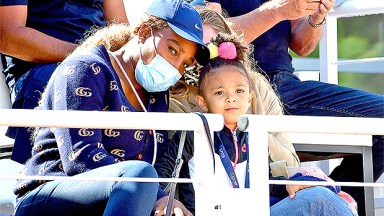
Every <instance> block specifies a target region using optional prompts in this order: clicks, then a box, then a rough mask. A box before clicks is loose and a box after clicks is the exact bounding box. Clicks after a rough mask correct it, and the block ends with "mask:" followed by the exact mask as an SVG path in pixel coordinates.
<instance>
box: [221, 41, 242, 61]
mask: <svg viewBox="0 0 384 216" xmlns="http://www.w3.org/2000/svg"><path fill="white" fill-rule="evenodd" d="M218 51H219V56H220V58H223V59H235V58H236V56H237V53H236V46H235V44H233V43H232V42H224V43H221V44H220V45H219V50H218Z"/></svg>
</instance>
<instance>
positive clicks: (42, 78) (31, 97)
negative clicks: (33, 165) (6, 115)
mask: <svg viewBox="0 0 384 216" xmlns="http://www.w3.org/2000/svg"><path fill="white" fill-rule="evenodd" d="M56 67H57V63H52V64H41V65H38V66H36V67H34V68H33V69H31V70H29V71H28V72H27V73H25V74H24V75H23V76H21V77H20V78H19V79H18V81H17V82H16V83H15V86H14V90H13V91H12V96H11V99H12V103H13V104H12V109H34V108H35V107H37V105H38V102H39V100H40V98H41V94H42V93H43V91H44V89H45V86H46V85H47V83H48V80H49V78H50V77H51V75H52V73H53V71H54V70H55V69H56ZM6 135H7V136H8V137H10V138H13V139H15V144H14V147H13V151H12V157H11V159H12V160H14V161H17V162H19V163H25V162H26V161H27V160H28V159H29V158H30V157H31V152H32V142H31V139H30V138H31V135H32V129H30V128H27V127H9V128H8V131H7V134H6Z"/></svg>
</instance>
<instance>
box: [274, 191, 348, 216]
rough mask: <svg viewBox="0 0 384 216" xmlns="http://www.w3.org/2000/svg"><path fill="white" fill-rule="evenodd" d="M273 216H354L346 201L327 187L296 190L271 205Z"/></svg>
mask: <svg viewBox="0 0 384 216" xmlns="http://www.w3.org/2000/svg"><path fill="white" fill-rule="evenodd" d="M270 211H271V216H283V215H289V216H320V215H321V216H353V213H352V211H351V209H350V208H349V207H348V204H347V202H346V201H344V200H343V199H342V198H341V197H339V196H338V195H337V194H335V193H334V192H332V191H330V190H329V189H327V188H325V187H311V188H307V189H304V190H300V191H298V192H296V195H295V198H293V199H291V198H289V197H287V198H285V199H283V200H281V201H280V202H278V203H276V204H275V205H273V206H272V207H271V210H270Z"/></svg>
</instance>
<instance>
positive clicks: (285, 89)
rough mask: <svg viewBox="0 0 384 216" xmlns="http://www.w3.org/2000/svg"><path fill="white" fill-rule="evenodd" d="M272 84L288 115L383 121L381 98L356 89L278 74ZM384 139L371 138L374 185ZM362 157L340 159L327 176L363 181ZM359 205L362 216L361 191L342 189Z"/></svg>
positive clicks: (382, 166) (383, 164)
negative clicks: (362, 118) (381, 119)
mask: <svg viewBox="0 0 384 216" xmlns="http://www.w3.org/2000/svg"><path fill="white" fill-rule="evenodd" d="M272 84H274V86H275V89H276V91H277V93H278V95H279V96H280V99H281V100H282V102H283V105H284V109H285V113H286V114H289V115H308V116H339V117H376V118H384V96H382V95H379V94H374V93H370V92H366V91H362V90H358V89H353V88H347V87H343V86H338V85H332V84H328V83H322V82H318V81H300V80H299V79H298V78H297V77H296V76H295V75H293V74H292V73H287V72H280V73H278V74H277V75H275V76H274V78H273V81H272ZM383 145H384V136H373V147H372V153H373V155H372V156H373V165H374V166H373V174H374V180H375V181H376V180H377V179H378V178H379V177H380V176H381V175H382V173H383V171H384V158H383V155H384V146H383ZM358 167H360V168H361V169H358ZM362 169H363V167H362V159H361V155H357V156H353V157H348V158H345V159H343V161H342V163H341V164H340V166H338V167H337V168H336V169H335V170H334V171H333V172H332V174H331V175H330V177H331V178H332V179H334V180H336V181H351V182H355V181H360V182H362V181H363V173H362ZM342 190H343V191H345V192H347V193H349V194H350V195H352V196H353V197H354V198H355V199H356V201H357V202H358V203H359V213H361V215H364V209H365V208H364V191H363V188H359V187H342Z"/></svg>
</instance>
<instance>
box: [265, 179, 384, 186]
mask: <svg viewBox="0 0 384 216" xmlns="http://www.w3.org/2000/svg"><path fill="white" fill-rule="evenodd" d="M269 184H275V185H317V186H327V185H332V186H352V187H384V183H377V182H376V183H371V182H331V181H294V180H269Z"/></svg>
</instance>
